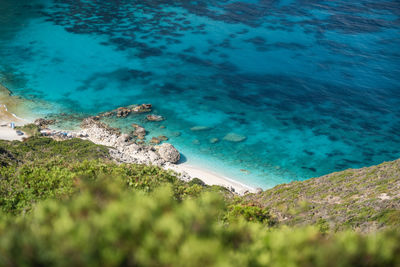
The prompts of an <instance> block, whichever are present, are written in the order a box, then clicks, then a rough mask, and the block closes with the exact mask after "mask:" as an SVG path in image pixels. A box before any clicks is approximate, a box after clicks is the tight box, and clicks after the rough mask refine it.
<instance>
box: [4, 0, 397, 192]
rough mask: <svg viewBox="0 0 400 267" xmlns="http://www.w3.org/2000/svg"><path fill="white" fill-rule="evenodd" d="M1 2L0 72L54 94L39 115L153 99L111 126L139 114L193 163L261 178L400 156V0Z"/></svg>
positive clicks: (19, 89)
mask: <svg viewBox="0 0 400 267" xmlns="http://www.w3.org/2000/svg"><path fill="white" fill-rule="evenodd" d="M16 2H17V3H16ZM0 12H1V16H0V59H1V60H0V83H2V84H4V85H6V86H7V87H8V88H10V89H11V91H12V92H13V93H14V94H16V95H20V96H23V97H25V98H28V99H34V100H37V101H38V103H39V102H41V101H46V102H47V103H48V105H46V106H40V105H38V107H36V109H37V110H36V111H38V112H42V113H44V114H46V113H57V112H62V111H68V112H71V113H77V114H79V113H84V114H95V113H97V112H100V111H106V110H110V109H113V108H116V107H119V106H123V105H129V104H133V103H143V102H146V103H147V102H148V103H152V104H153V105H154V106H155V107H156V110H155V112H156V113H159V114H162V115H164V116H165V117H166V118H167V120H166V121H164V122H162V123H145V122H144V120H143V116H136V117H129V118H127V119H123V120H118V121H113V122H112V124H113V125H118V126H121V127H123V129H124V130H126V131H128V130H131V129H130V126H129V125H130V124H131V123H132V122H139V123H142V124H143V125H144V126H145V127H146V128H147V129H149V130H150V136H158V135H160V134H164V135H167V136H169V137H170V138H171V142H172V143H173V144H175V145H176V146H177V147H178V148H179V149H180V150H181V151H182V153H183V154H184V156H185V158H186V160H187V161H188V162H192V163H196V164H200V165H205V166H207V167H209V168H211V169H214V170H218V171H220V172H224V173H225V174H226V175H229V176H230V177H233V178H235V179H237V180H240V181H242V182H244V183H247V184H249V185H253V186H261V187H264V188H267V187H271V186H273V185H276V184H279V183H284V182H290V181H293V180H304V179H307V178H310V177H316V176H320V175H323V174H326V173H330V172H333V171H340V170H343V169H347V168H357V167H362V166H366V165H372V164H377V163H380V162H382V161H387V160H393V159H396V158H399V157H400V134H399V133H400V38H399V37H400V17H399V16H400V2H399V1H397V0H393V1H390V0H384V1H369V0H359V1H344V0H330V1H317V0H297V1H296V0H284V1H283V0H282V1H279V0H242V1H236V0H220V1H215V0H198V1H187V0H184V1H183V0H179V1H178V0H176V1H174V0H146V1H133V0H112V1H101V0H91V1H90V0H85V1H84V0H30V1H27V0H19V1H15V0H0ZM49 103H50V104H49ZM161 125H163V126H165V127H166V128H165V129H161V128H160V126H161ZM194 126H209V127H211V129H210V130H208V131H199V132H192V131H191V130H190V128H191V127H194ZM177 132H179V133H180V135H179V136H178V134H176V133H177ZM230 132H234V133H237V134H241V135H245V136H246V137H247V139H246V140H245V141H244V142H241V143H232V142H228V141H224V140H222V139H223V137H224V136H225V135H226V134H227V133H230ZM211 138H218V139H220V142H218V143H215V144H211V143H210V141H209V140H210V139H211ZM243 170H246V171H243Z"/></svg>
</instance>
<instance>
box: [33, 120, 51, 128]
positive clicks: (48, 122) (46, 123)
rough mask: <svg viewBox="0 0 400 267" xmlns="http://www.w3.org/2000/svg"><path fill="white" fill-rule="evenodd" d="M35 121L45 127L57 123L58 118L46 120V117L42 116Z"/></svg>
mask: <svg viewBox="0 0 400 267" xmlns="http://www.w3.org/2000/svg"><path fill="white" fill-rule="evenodd" d="M33 123H34V124H35V125H37V126H39V127H40V128H44V127H47V126H48V125H52V124H54V123H56V120H46V119H43V118H40V119H36V120H35V121H34V122H33Z"/></svg>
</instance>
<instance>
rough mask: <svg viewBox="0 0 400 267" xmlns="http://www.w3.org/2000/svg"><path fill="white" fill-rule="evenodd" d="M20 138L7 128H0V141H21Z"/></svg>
mask: <svg viewBox="0 0 400 267" xmlns="http://www.w3.org/2000/svg"><path fill="white" fill-rule="evenodd" d="M22 137H24V136H19V135H17V132H16V131H15V130H13V129H11V128H10V127H8V126H0V139H1V140H7V141H15V140H18V141H22Z"/></svg>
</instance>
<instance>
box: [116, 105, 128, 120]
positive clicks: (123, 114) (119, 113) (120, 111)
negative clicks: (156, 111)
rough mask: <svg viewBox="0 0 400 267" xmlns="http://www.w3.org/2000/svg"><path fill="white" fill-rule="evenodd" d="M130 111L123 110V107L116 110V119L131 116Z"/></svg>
mask: <svg viewBox="0 0 400 267" xmlns="http://www.w3.org/2000/svg"><path fill="white" fill-rule="evenodd" d="M131 112H132V110H130V109H129V108H125V107H121V108H118V109H117V112H116V113H117V117H118V118H126V117H128V116H129V114H131Z"/></svg>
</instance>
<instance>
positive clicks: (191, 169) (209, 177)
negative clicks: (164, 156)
mask: <svg viewBox="0 0 400 267" xmlns="http://www.w3.org/2000/svg"><path fill="white" fill-rule="evenodd" d="M168 169H171V170H173V171H175V172H177V173H182V172H186V173H187V174H189V175H190V176H191V177H192V178H199V179H200V180H202V181H203V182H204V183H205V184H207V185H220V186H223V187H226V188H228V189H230V188H233V189H234V191H235V192H236V193H238V194H240V195H242V194H244V193H245V192H250V193H255V192H256V189H255V188H253V187H250V186H247V185H245V184H242V183H240V182H237V181H234V180H232V179H230V178H228V177H226V176H224V175H221V174H219V173H215V172H213V171H210V170H208V169H205V168H202V167H198V166H194V165H190V164H187V163H181V164H176V165H171V166H169V167H168Z"/></svg>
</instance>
